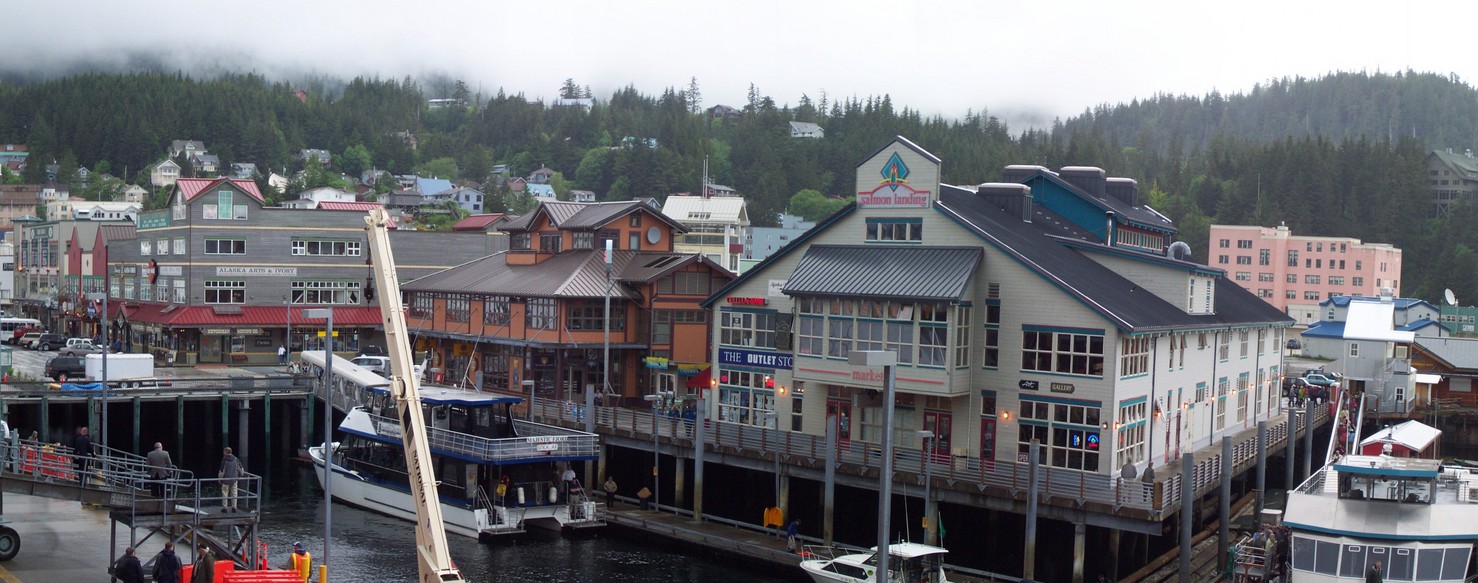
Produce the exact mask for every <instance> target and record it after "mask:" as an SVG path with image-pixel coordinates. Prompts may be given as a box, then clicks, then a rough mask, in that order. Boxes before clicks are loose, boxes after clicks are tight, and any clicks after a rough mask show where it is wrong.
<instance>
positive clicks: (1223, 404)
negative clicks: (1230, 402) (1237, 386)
mask: <svg viewBox="0 0 1478 583" xmlns="http://www.w3.org/2000/svg"><path fill="white" fill-rule="evenodd" d="M1211 406H1213V407H1215V408H1216V430H1217V431H1220V430H1222V429H1226V428H1227V378H1226V377H1221V379H1220V380H1219V381H1218V382H1217V383H1216V401H1215V402H1214V403H1212V404H1211Z"/></svg>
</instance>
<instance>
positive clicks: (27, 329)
mask: <svg viewBox="0 0 1478 583" xmlns="http://www.w3.org/2000/svg"><path fill="white" fill-rule="evenodd" d="M45 331H46V329H45V328H42V327H40V326H22V327H20V328H16V329H15V333H14V334H11V335H10V338H6V339H5V343H6V344H14V345H20V339H21V337H22V336H25V335H27V334H30V333H32V332H38V333H39V332H45Z"/></svg>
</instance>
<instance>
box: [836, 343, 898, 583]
mask: <svg viewBox="0 0 1478 583" xmlns="http://www.w3.org/2000/svg"><path fill="white" fill-rule="evenodd" d="M847 364H850V365H852V366H862V367H867V368H872V367H876V366H881V367H883V463H882V471H881V472H879V473H878V482H879V484H878V580H879V581H882V580H885V579H887V578H888V528H889V513H891V512H892V511H893V505H892V497H893V391H894V385H895V384H897V380H898V379H897V377H896V376H895V375H896V374H897V372H898V371H896V370H894V368H896V367H897V365H898V353H897V352H896V351H892V350H853V351H852V352H851V353H850V354H848V355H847Z"/></svg>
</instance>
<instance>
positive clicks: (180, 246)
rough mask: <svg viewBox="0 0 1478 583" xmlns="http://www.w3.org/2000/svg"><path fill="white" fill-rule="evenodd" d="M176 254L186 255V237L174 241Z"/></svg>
mask: <svg viewBox="0 0 1478 583" xmlns="http://www.w3.org/2000/svg"><path fill="white" fill-rule="evenodd" d="M174 254H175V255H184V254H185V238H184V237H179V238H176V239H175V240H174Z"/></svg>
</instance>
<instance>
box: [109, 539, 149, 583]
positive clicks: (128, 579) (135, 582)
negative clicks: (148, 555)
mask: <svg viewBox="0 0 1478 583" xmlns="http://www.w3.org/2000/svg"><path fill="white" fill-rule="evenodd" d="M136 552H137V551H136V550H134V548H133V547H128V548H127V549H124V550H123V556H122V557H120V558H119V559H118V562H117V563H116V564H114V565H113V578H114V579H116V580H118V581H121V582H122V583H144V566H143V564H141V563H139V558H138V556H137V555H135V554H134V553H136Z"/></svg>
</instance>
